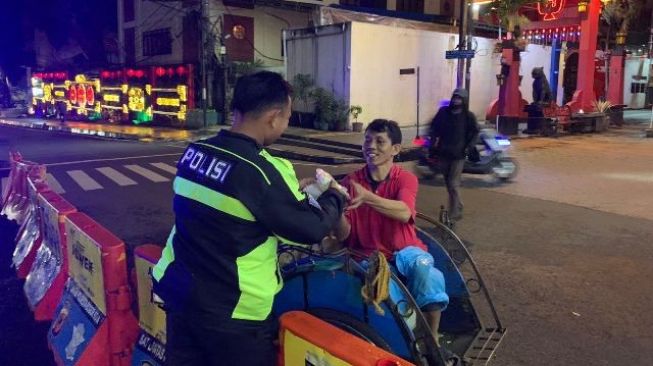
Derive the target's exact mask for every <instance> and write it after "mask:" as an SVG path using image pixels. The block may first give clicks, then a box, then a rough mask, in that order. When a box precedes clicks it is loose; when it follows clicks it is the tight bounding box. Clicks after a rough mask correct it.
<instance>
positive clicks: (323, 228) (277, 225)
mask: <svg viewBox="0 0 653 366" xmlns="http://www.w3.org/2000/svg"><path fill="white" fill-rule="evenodd" d="M317 202H318V203H319V204H320V207H321V209H320V208H317V207H315V206H313V205H311V204H310V203H309V200H308V199H307V198H306V196H304V199H301V200H299V199H297V197H296V195H295V194H293V193H292V192H290V189H289V188H288V187H287V186H284V187H278V186H277V187H275V186H270V187H268V189H267V190H266V192H265V194H264V195H263V196H262V197H261V200H259V204H258V205H257V206H258V207H257V208H256V212H255V213H254V216H256V218H257V219H258V220H260V221H261V223H262V224H263V225H265V226H266V227H267V228H268V229H269V230H270V231H272V232H273V233H274V234H275V235H276V236H277V237H278V238H279V239H281V240H282V241H283V242H285V243H288V244H298V245H310V244H314V243H319V242H320V241H321V240H322V239H323V238H324V237H325V236H327V235H328V234H329V232H330V231H331V229H333V227H334V226H335V225H336V224H337V223H338V220H340V216H341V215H342V212H343V210H344V207H345V197H344V196H343V195H342V194H341V193H340V192H338V191H337V190H336V189H335V188H329V189H328V190H327V191H326V192H324V193H322V195H321V196H320V197H319V198H318V199H317Z"/></svg>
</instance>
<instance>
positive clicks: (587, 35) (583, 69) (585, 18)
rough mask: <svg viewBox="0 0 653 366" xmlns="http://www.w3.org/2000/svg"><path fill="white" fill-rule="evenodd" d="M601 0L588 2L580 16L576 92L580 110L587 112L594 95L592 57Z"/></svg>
mask: <svg viewBox="0 0 653 366" xmlns="http://www.w3.org/2000/svg"><path fill="white" fill-rule="evenodd" d="M600 13H601V0H590V2H589V5H588V6H587V12H586V13H585V14H583V15H581V21H580V47H579V51H578V53H579V58H578V83H577V87H576V90H577V91H581V92H582V94H581V98H580V108H582V109H583V110H585V111H587V112H589V111H591V110H592V102H593V101H594V100H595V99H596V96H595V95H594V56H595V54H596V41H597V37H598V33H599V14H600Z"/></svg>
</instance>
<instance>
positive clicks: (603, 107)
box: [592, 100, 614, 113]
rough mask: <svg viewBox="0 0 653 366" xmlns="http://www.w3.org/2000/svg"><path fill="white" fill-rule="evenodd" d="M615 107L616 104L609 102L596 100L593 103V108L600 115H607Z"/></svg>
mask: <svg viewBox="0 0 653 366" xmlns="http://www.w3.org/2000/svg"><path fill="white" fill-rule="evenodd" d="M613 106H614V104H612V102H610V101H609V100H595V101H593V102H592V107H594V110H595V111H596V112H599V113H605V112H607V111H609V110H610V108H612V107H613Z"/></svg>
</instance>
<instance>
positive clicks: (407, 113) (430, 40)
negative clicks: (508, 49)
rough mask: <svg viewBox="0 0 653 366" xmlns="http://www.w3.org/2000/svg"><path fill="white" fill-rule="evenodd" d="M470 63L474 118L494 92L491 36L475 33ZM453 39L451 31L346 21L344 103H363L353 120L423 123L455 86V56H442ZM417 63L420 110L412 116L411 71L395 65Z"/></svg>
mask: <svg viewBox="0 0 653 366" xmlns="http://www.w3.org/2000/svg"><path fill="white" fill-rule="evenodd" d="M476 41H477V42H478V50H479V52H478V53H477V55H476V57H475V58H474V60H473V62H472V70H471V72H472V75H471V103H470V110H472V111H473V112H474V113H475V114H476V115H477V117H478V118H480V119H482V118H483V117H484V116H485V110H486V108H487V106H488V105H489V103H490V102H491V101H492V100H493V99H494V98H496V97H497V95H498V87H497V86H496V79H495V76H494V75H495V74H496V73H498V70H499V61H498V58H497V56H496V55H492V47H493V43H494V41H493V40H489V39H485V38H477V39H476ZM456 43H457V37H456V36H455V35H453V34H448V33H439V32H431V31H422V30H413V29H404V28H395V27H388V26H383V25H376V24H368V23H358V22H354V23H352V30H351V45H352V47H351V65H350V75H351V76H350V100H349V101H350V104H357V105H360V106H362V107H363V113H362V114H361V115H360V116H359V120H361V121H363V122H369V121H371V120H372V119H374V118H390V119H394V120H396V121H397V122H399V123H400V125H402V126H411V125H415V123H416V121H417V118H419V121H420V125H424V124H428V123H429V122H430V120H431V119H432V118H433V115H434V114H435V112H436V111H437V108H438V104H439V102H440V100H442V99H449V98H450V97H451V93H452V91H453V89H455V86H456V61H455V60H445V57H444V54H445V51H446V50H451V49H453V48H454V45H455V44H456ZM417 66H419V67H420V113H419V117H417V112H416V109H417V108H416V103H417V91H416V75H399V69H402V68H414V67H417Z"/></svg>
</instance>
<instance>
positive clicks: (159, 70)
mask: <svg viewBox="0 0 653 366" xmlns="http://www.w3.org/2000/svg"><path fill="white" fill-rule="evenodd" d="M154 73H155V74H156V76H158V77H162V76H163V75H165V74H166V69H164V68H163V67H161V66H159V67H157V68H156V69H154Z"/></svg>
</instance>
